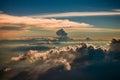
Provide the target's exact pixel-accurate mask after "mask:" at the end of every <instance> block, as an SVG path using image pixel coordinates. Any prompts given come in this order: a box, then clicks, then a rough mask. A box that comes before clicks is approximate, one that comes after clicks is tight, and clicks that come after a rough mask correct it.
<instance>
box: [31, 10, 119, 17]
mask: <svg viewBox="0 0 120 80" xmlns="http://www.w3.org/2000/svg"><path fill="white" fill-rule="evenodd" d="M116 11H120V10H119V9H116ZM111 15H120V12H65V13H55V14H54V13H53V14H46V15H33V16H32V17H41V18H50V17H78V16H84V17H85V16H111Z"/></svg>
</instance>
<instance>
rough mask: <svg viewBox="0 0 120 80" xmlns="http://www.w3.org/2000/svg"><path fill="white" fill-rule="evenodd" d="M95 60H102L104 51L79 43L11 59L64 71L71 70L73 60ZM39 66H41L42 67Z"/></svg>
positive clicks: (31, 51) (31, 52) (34, 51)
mask: <svg viewBox="0 0 120 80" xmlns="http://www.w3.org/2000/svg"><path fill="white" fill-rule="evenodd" d="M90 54H91V57H95V58H97V59H103V58H104V54H105V49H104V48H101V47H98V48H97V47H95V46H92V45H89V44H87V43H80V45H76V46H67V47H62V48H60V49H51V50H49V51H46V52H42V53H40V52H38V51H36V50H30V51H28V52H27V53H25V54H22V55H19V56H18V57H12V58H11V60H12V61H21V60H27V61H29V62H30V63H36V62H41V63H42V64H43V65H44V64H49V65H52V66H53V67H56V66H60V65H62V66H64V68H65V70H70V69H71V64H72V63H73V62H74V60H76V59H79V58H82V57H84V56H88V55H90ZM42 64H41V65H42Z"/></svg>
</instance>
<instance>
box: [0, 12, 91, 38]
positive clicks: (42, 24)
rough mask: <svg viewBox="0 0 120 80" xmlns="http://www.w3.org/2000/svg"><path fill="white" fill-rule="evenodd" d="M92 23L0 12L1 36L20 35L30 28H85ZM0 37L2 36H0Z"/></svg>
mask: <svg viewBox="0 0 120 80" xmlns="http://www.w3.org/2000/svg"><path fill="white" fill-rule="evenodd" d="M91 26H92V25H90V24H87V23H78V22H74V21H69V20H57V19H45V18H33V17H30V16H13V15H8V14H0V32H1V33H0V35H1V36H2V37H3V38H6V37H5V36H7V37H11V35H12V37H13V36H22V35H23V33H25V32H28V31H30V30H32V29H36V30H40V29H46V30H54V29H59V28H70V29H73V28H87V27H91ZM0 39H2V38H0Z"/></svg>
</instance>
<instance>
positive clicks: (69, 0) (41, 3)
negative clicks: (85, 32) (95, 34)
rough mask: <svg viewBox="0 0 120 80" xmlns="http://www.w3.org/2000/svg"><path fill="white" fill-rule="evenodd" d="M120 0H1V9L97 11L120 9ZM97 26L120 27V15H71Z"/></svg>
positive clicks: (22, 12)
mask: <svg viewBox="0 0 120 80" xmlns="http://www.w3.org/2000/svg"><path fill="white" fill-rule="evenodd" d="M119 4H120V0H0V11H3V12H4V13H6V14H10V15H19V16H25V15H36V14H47V13H62V12H88V11H89V12H95V11H112V10H113V9H120V6H119ZM61 19H70V20H72V21H77V22H87V23H89V24H92V25H95V26H96V27H110V28H120V24H119V22H120V16H115V15H113V16H91V17H70V18H68V17H67V18H61Z"/></svg>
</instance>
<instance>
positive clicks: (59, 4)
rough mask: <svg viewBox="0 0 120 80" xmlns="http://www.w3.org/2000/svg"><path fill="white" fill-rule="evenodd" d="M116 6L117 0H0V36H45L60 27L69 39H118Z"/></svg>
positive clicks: (119, 9) (119, 10)
mask: <svg viewBox="0 0 120 80" xmlns="http://www.w3.org/2000/svg"><path fill="white" fill-rule="evenodd" d="M119 4H120V1H119V0H0V32H1V33H0V35H1V36H2V38H3V39H5V38H6V36H7V37H9V38H10V37H11V36H10V35H12V37H16V36H18V35H19V37H23V36H49V35H48V34H51V35H54V34H55V31H56V30H58V29H60V28H64V29H65V30H66V31H68V32H69V33H70V34H71V35H72V36H75V35H76V34H78V33H79V32H82V33H84V34H86V35H88V36H90V35H89V32H96V35H93V34H94V33H91V35H92V36H98V35H99V34H100V32H101V33H103V32H104V33H106V34H108V35H106V36H112V37H113V36H117V37H119V35H120V34H118V33H119V32H120V24H119V22H120V6H119ZM51 31H53V32H51ZM112 32H113V33H114V35H113V33H112ZM23 33H24V34H23ZM47 33H48V34H47ZM73 33H75V35H73ZM111 34H112V35H111ZM78 35H79V34H78ZM101 36H103V34H101Z"/></svg>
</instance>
